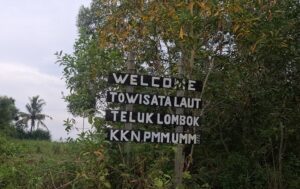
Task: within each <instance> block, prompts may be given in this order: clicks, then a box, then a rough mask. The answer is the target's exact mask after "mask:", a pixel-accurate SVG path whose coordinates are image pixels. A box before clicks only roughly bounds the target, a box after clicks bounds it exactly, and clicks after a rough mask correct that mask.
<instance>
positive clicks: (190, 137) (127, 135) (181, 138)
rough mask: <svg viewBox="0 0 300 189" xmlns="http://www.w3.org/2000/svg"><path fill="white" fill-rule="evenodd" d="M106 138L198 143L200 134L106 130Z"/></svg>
mask: <svg viewBox="0 0 300 189" xmlns="http://www.w3.org/2000/svg"><path fill="white" fill-rule="evenodd" d="M107 139H108V140H110V141H118V142H128V141H133V142H139V143H141V142H151V143H169V144H200V135H198V134H189V133H186V134H183V133H170V132H167V133H164V132H151V131H139V130H137V131H134V130H119V129H109V130H107Z"/></svg>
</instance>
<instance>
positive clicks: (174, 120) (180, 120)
mask: <svg viewBox="0 0 300 189" xmlns="http://www.w3.org/2000/svg"><path fill="white" fill-rule="evenodd" d="M105 120H106V121H113V122H122V123H145V124H155V125H174V126H190V127H199V126H200V117H198V116H192V115H179V114H160V113H152V112H128V111H120V110H106V114H105Z"/></svg>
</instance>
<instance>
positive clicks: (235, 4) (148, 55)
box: [57, 0, 300, 189]
mask: <svg viewBox="0 0 300 189" xmlns="http://www.w3.org/2000/svg"><path fill="white" fill-rule="evenodd" d="M299 6H300V5H299V1H296V0H286V1H244V0H241V1H213V0H211V1H176V0H174V1H168V2H166V1H159V2H156V1H136V2H135V3H132V2H131V1H100V0H94V1H92V4H91V6H90V7H88V8H82V9H81V11H80V13H79V17H78V28H79V31H80V35H79V39H78V40H77V41H76V43H75V45H74V48H75V51H74V53H73V54H71V55H67V54H65V55H64V54H62V52H60V53H58V54H57V55H58V62H59V63H60V65H61V66H62V67H63V68H64V72H63V73H64V77H65V79H66V82H67V86H68V88H69V89H70V92H71V93H70V95H68V96H66V97H65V98H66V100H67V101H68V103H69V105H68V107H69V110H70V111H71V112H72V113H74V114H76V115H82V116H87V115H88V116H90V120H91V123H92V124H93V125H94V126H95V127H96V130H97V132H98V133H101V132H102V129H103V128H104V126H105V125H106V124H105V123H104V121H103V119H102V118H101V115H100V114H101V111H99V110H103V109H104V108H106V107H107V105H106V104H105V103H104V102H103V97H104V94H105V91H106V90H108V89H110V90H121V88H116V87H113V86H107V85H106V82H105V76H106V75H107V74H108V72H111V71H123V72H126V64H125V62H126V61H129V59H130V57H134V63H135V65H136V71H137V72H138V73H143V74H145V73H146V74H154V75H160V76H164V75H172V76H178V74H179V73H178V70H179V69H180V67H179V66H182V68H183V72H184V75H185V76H186V77H187V78H192V79H197V80H203V81H204V87H203V91H202V93H201V94H199V95H197V94H186V95H187V96H198V97H201V98H203V101H204V106H203V109H202V110H194V111H192V112H191V113H193V114H194V115H201V116H202V117H203V125H202V126H201V134H202V140H201V141H202V144H201V145H200V146H186V147H185V150H184V151H185V154H186V158H185V166H184V170H183V171H184V184H183V186H182V187H186V188H226V189H229V188H274V189H276V188H299V187H300V180H299V172H300V167H299V163H300V161H299V152H300V149H299V136H298V135H297V134H298V133H299V122H300V120H299V119H300V116H299V115H300V108H299V94H300V74H299V70H300V64H299V44H300V41H299V25H300V23H299V20H300V19H299V12H300V9H299ZM135 90H136V91H140V90H144V92H145V89H139V88H136V89H135ZM147 92H148V93H152V92H158V91H153V90H147ZM160 92H161V91H160ZM164 93H165V94H168V95H170V94H174V93H175V91H170V92H168V93H167V92H166V91H164ZM108 108H111V107H110V105H109V106H108ZM121 108H123V107H121ZM137 109H138V110H144V111H158V110H157V109H147V110H145V108H144V107H137ZM159 111H174V110H169V109H167V110H165V109H162V108H161V109H159ZM113 126H114V127H122V126H121V125H120V124H113ZM143 127H144V126H139V128H143ZM147 129H160V128H159V127H153V128H149V127H147ZM99 137H100V136H99ZM100 138H101V137H100ZM86 140H90V142H91V143H93V141H94V140H92V139H88V138H87V139H86ZM100 146H101V151H100V154H101V155H99V156H100V157H101V158H102V156H103V159H106V160H107V161H101V162H99V164H96V167H95V169H99V172H98V173H99V174H100V173H102V172H101V171H100V170H106V171H105V173H103V175H102V177H101V178H103V179H104V180H105V182H103V183H109V184H107V185H105V187H109V186H111V187H112V188H171V187H172V178H173V175H174V172H173V171H174V167H173V162H172V161H173V159H174V149H176V148H175V146H171V145H150V144H132V145H131V154H130V157H127V155H128V154H127V155H126V153H125V150H124V149H125V146H124V145H122V144H107V143H105V142H101V143H100V144H99V148H100ZM94 147H95V146H94ZM91 150H92V151H94V152H93V153H97V150H96V149H91ZM128 159H130V161H128ZM132 165H134V166H132ZM96 173H97V171H96V172H93V175H87V177H88V178H90V180H91V182H93V181H96V180H97V178H98V177H97V178H95V175H94V174H96ZM116 178H118V179H116ZM92 187H95V186H92V185H91V188H92ZM98 187H100V186H98Z"/></svg>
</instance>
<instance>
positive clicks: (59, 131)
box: [0, 62, 87, 140]
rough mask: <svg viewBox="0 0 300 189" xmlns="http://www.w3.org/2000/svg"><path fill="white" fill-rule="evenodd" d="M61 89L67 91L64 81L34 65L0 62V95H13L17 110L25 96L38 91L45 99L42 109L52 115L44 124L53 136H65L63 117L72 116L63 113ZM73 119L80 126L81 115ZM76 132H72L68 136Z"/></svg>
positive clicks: (22, 108)
mask: <svg viewBox="0 0 300 189" xmlns="http://www.w3.org/2000/svg"><path fill="white" fill-rule="evenodd" d="M62 92H64V93H67V92H66V89H65V84H64V81H63V80H61V79H60V78H59V77H57V76H53V75H49V74H46V73H42V72H41V71H39V70H38V69H36V68H34V67H30V66H26V65H23V64H17V63H1V62H0V95H6V96H9V97H13V98H14V99H15V100H16V106H17V107H18V108H19V109H20V110H21V111H25V105H26V103H28V97H32V96H35V95H40V97H41V98H43V99H44V100H45V101H46V103H47V104H46V106H45V108H44V113H46V114H48V115H50V116H52V117H53V120H47V121H46V125H47V126H48V128H49V130H50V131H51V134H52V136H53V139H54V140H58V139H59V138H60V137H62V138H66V137H68V136H67V133H66V132H65V131H64V127H63V120H65V119H66V118H68V117H72V116H71V115H70V114H69V113H67V110H66V103H65V102H64V100H63V99H62V94H61V93H62ZM77 123H78V125H77V126H78V127H81V124H82V119H77ZM86 125H87V124H86ZM77 133H78V132H75V131H74V132H72V133H71V137H74V136H76V134H77Z"/></svg>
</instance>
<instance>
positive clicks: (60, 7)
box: [0, 0, 90, 140]
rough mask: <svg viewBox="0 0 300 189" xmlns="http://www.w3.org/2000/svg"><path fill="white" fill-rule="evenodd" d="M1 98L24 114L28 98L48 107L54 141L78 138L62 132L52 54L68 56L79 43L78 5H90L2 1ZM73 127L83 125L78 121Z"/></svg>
mask: <svg viewBox="0 0 300 189" xmlns="http://www.w3.org/2000/svg"><path fill="white" fill-rule="evenodd" d="M0 3H1V4H0V96H3V95H5V96H8V97H12V98H14V99H15V100H16V106H17V108H18V109H19V110H21V111H25V105H26V103H28V101H29V100H28V97H32V96H35V95H40V97H41V98H43V99H44V100H45V101H46V103H47V104H46V106H45V108H44V113H46V114H48V115H50V116H52V117H53V120H48V121H46V124H47V126H48V128H49V129H50V131H51V134H52V138H53V139H54V140H58V139H60V137H62V138H66V137H68V136H72V137H73V136H76V134H77V133H76V131H72V133H70V135H67V133H66V132H65V131H64V128H63V126H62V125H63V120H65V119H66V118H68V117H71V115H70V114H68V113H67V109H66V103H65V102H64V101H63V99H62V94H61V93H62V92H64V93H66V92H67V90H66V89H65V83H64V80H62V79H61V78H62V74H61V70H62V68H60V67H59V66H58V65H57V64H55V61H56V56H55V55H54V53H55V52H57V51H60V50H63V51H64V52H67V53H71V52H72V51H73V44H74V42H75V39H76V38H77V28H76V19H77V14H78V11H79V8H80V6H81V5H84V6H88V5H89V4H90V0H0ZM77 121H78V122H77V126H78V127H81V126H82V119H78V118H77Z"/></svg>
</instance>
